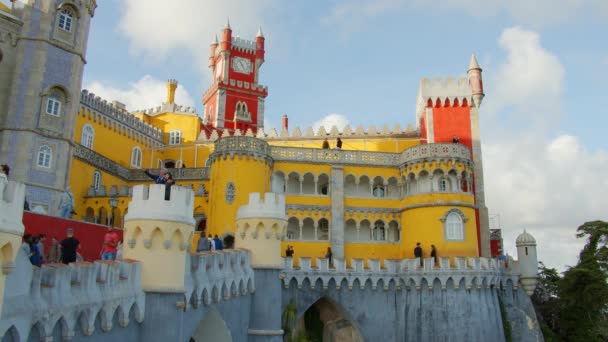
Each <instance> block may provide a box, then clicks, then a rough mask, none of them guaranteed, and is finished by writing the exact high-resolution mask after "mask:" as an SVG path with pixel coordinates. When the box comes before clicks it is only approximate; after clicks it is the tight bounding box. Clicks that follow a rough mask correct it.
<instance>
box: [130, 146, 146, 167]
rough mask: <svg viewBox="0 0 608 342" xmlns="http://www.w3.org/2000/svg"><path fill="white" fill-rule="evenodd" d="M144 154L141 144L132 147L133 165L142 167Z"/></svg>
mask: <svg viewBox="0 0 608 342" xmlns="http://www.w3.org/2000/svg"><path fill="white" fill-rule="evenodd" d="M142 155H143V154H142V152H141V148H140V147H139V146H135V147H133V148H132V149H131V167H134V168H136V169H141V162H142Z"/></svg>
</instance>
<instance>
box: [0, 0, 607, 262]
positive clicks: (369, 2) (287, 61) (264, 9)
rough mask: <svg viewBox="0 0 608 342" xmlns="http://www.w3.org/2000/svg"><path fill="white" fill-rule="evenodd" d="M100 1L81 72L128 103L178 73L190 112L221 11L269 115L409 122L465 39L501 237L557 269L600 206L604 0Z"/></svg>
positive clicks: (153, 100)
mask: <svg viewBox="0 0 608 342" xmlns="http://www.w3.org/2000/svg"><path fill="white" fill-rule="evenodd" d="M0 1H2V0H0ZM98 3H99V7H98V9H97V11H96V15H95V18H94V19H93V24H92V29H91V33H90V41H89V48H88V53H87V60H88V64H87V65H86V69H85V76H84V81H83V86H84V87H87V88H89V89H91V90H93V91H94V92H96V93H97V94H99V95H101V96H102V97H104V98H106V99H108V100H113V99H117V100H120V101H122V102H125V103H127V105H128V106H129V109H131V110H134V109H137V108H141V107H149V106H153V105H159V104H160V102H161V101H163V100H164V81H165V80H166V79H168V78H176V79H177V80H178V81H179V82H180V88H179V90H178V94H177V102H181V103H183V104H187V105H195V106H196V107H197V108H198V111H199V112H201V111H202V105H201V103H200V98H201V95H202V94H203V92H204V90H205V89H206V88H207V86H208V85H209V83H210V73H209V71H208V69H207V68H206V65H207V63H206V62H207V56H208V51H209V50H208V47H209V43H210V42H211V39H212V37H213V34H215V33H217V34H219V33H220V32H221V29H222V27H223V25H224V23H225V21H226V18H228V17H229V18H230V21H231V25H232V28H233V34H236V35H240V36H241V37H243V38H253V37H254V36H255V33H256V32H257V29H258V26H259V25H261V26H262V28H263V30H264V34H265V36H266V62H265V64H264V65H263V67H262V70H261V79H260V83H262V84H265V85H267V86H268V87H269V96H268V98H267V100H266V112H265V113H266V122H267V126H272V127H277V126H278V125H279V121H280V117H281V115H283V114H288V115H289V118H290V127H291V128H295V127H296V126H298V127H300V128H305V127H307V126H311V125H315V124H316V125H319V124H326V125H332V124H338V125H344V124H346V123H349V124H350V125H351V126H353V127H354V126H357V125H359V124H361V125H363V126H364V127H366V128H367V127H369V126H370V125H372V124H375V125H376V126H377V127H381V126H382V125H383V124H385V123H386V124H389V127H393V125H394V124H395V123H399V124H400V125H401V127H405V126H406V125H407V124H408V123H411V124H413V125H415V122H414V118H415V103H416V94H417V88H418V82H419V80H420V78H423V77H431V78H434V77H448V76H454V77H461V76H465V75H466V69H467V66H468V63H469V60H470V56H471V53H473V52H474V53H476V54H477V57H478V60H479V63H480V65H481V67H482V68H483V70H484V73H483V77H484V85H485V93H486V98H485V100H484V104H483V106H482V108H481V130H482V143H483V154H484V170H485V182H486V186H485V188H486V198H487V203H488V206H489V209H490V212H491V214H492V215H493V217H496V218H495V219H494V220H493V222H494V223H497V222H498V221H499V220H500V223H501V226H502V227H503V229H504V238H505V244H506V247H507V251H508V252H509V253H510V254H514V246H513V241H514V239H515V237H516V236H517V234H518V233H519V232H521V231H522V230H523V229H524V228H525V229H527V230H528V231H529V232H531V233H532V234H533V235H535V236H536V238H537V240H538V241H539V247H538V249H539V258H540V259H541V260H543V261H544V262H545V263H546V264H548V265H550V266H554V267H558V268H560V269H563V268H564V266H565V265H573V264H575V263H576V258H577V253H578V251H579V249H580V247H581V246H582V244H583V241H578V240H577V239H575V237H574V231H575V229H576V227H577V226H578V225H580V224H582V223H583V222H585V221H588V220H595V219H603V220H608V217H607V214H606V213H607V210H606V208H608V199H607V198H606V195H605V194H606V193H608V178H607V177H606V172H607V171H608V139H605V138H604V136H605V130H606V127H608V113H607V108H608V96H606V91H607V90H608V87H607V85H606V79H608V44H606V43H605V41H606V38H605V37H606V36H607V33H608V1H606V0H568V1H561V2H560V3H559V6H558V5H556V2H555V1H554V0H536V1H529V0H511V1H502V0H438V1H427V0H349V1H343V0H329V1H281V0H258V1H252V0H222V1H209V0H173V1H162V0H104V1H98ZM330 114H332V115H330ZM498 217H500V219H498Z"/></svg>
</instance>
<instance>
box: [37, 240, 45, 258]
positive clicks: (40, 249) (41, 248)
mask: <svg viewBox="0 0 608 342" xmlns="http://www.w3.org/2000/svg"><path fill="white" fill-rule="evenodd" d="M44 241H46V235H44V234H39V235H38V245H37V247H38V252H39V253H40V260H41V263H43V262H45V261H46V259H45V258H44Z"/></svg>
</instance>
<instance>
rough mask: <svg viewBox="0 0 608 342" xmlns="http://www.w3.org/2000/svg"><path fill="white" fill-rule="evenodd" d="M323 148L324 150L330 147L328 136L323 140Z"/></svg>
mask: <svg viewBox="0 0 608 342" xmlns="http://www.w3.org/2000/svg"><path fill="white" fill-rule="evenodd" d="M323 149H324V150H328V149H329V141H327V138H325V140H323Z"/></svg>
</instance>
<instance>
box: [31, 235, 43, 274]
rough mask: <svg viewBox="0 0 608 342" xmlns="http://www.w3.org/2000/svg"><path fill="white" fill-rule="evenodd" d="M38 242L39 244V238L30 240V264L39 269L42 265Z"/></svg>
mask: <svg viewBox="0 0 608 342" xmlns="http://www.w3.org/2000/svg"><path fill="white" fill-rule="evenodd" d="M38 242H40V238H39V237H38V236H35V237H33V238H31V239H30V251H31V253H30V262H31V263H32V265H34V266H38V267H40V266H41V265H42V255H41V254H40V249H39V248H38Z"/></svg>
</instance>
